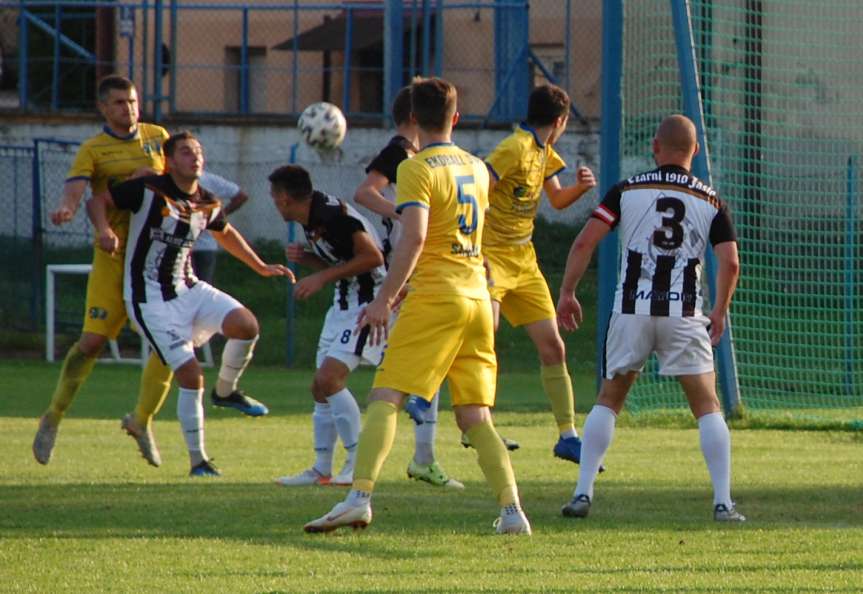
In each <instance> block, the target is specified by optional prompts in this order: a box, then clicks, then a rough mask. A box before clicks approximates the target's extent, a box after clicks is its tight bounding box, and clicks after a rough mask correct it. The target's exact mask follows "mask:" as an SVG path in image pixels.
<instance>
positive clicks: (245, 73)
mask: <svg viewBox="0 0 863 594" xmlns="http://www.w3.org/2000/svg"><path fill="white" fill-rule="evenodd" d="M240 113H241V114H243V115H246V114H247V113H249V7H248V6H243V38H242V40H241V41H240Z"/></svg>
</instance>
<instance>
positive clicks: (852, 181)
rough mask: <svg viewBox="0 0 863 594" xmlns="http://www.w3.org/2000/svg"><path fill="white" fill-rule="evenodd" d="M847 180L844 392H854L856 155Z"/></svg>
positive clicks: (851, 160)
mask: <svg viewBox="0 0 863 594" xmlns="http://www.w3.org/2000/svg"><path fill="white" fill-rule="evenodd" d="M847 175H848V180H847V189H846V204H845V393H846V394H853V393H854V314H855V312H856V310H857V308H856V306H855V303H854V300H855V299H854V297H855V295H854V292H855V291H856V290H857V283H856V282H855V278H854V277H855V267H856V266H857V262H856V260H855V258H854V251H855V250H854V248H855V247H856V246H857V242H858V239H857V175H858V165H857V157H856V156H851V157H848V171H847Z"/></svg>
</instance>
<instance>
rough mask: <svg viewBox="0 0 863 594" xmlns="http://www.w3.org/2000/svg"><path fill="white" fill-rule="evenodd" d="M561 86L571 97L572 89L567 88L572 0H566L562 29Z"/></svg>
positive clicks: (569, 65)
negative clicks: (564, 23) (564, 22)
mask: <svg viewBox="0 0 863 594" xmlns="http://www.w3.org/2000/svg"><path fill="white" fill-rule="evenodd" d="M563 31H564V34H563V36H564V37H563V68H564V73H565V74H564V75H563V84H564V87H563V88H564V89H566V92H567V93H569V95H570V96H572V89H571V88H570V86H569V81H570V74H569V69H570V67H571V62H570V54H571V53H572V0H566V26H564V28H563Z"/></svg>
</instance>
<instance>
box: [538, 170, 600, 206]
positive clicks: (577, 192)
mask: <svg viewBox="0 0 863 594" xmlns="http://www.w3.org/2000/svg"><path fill="white" fill-rule="evenodd" d="M542 187H543V188H545V193H546V195H547V196H548V201H549V202H550V203H551V205H552V206H553V207H554V208H556V209H557V210H563V209H564V208H567V207H568V206H570V205H572V204H573V203H575V202H577V201H578V199H579V198H581V197H582V196H584V195H585V194H586V193H587V192H589V191H590V190H592V189H593V188H595V187H596V178H595V177H594V175H593V172H592V171H591V170H590V169H589V168H588V167H579V168H578V171H577V172H576V182H575V184H574V185H572V186H566V187H565V188H562V187H561V186H560V180H559V179H558V178H557V176H556V175H555V176H554V177H551V178H549V179H548V180H546V182H545V183H544V184H543V186H542Z"/></svg>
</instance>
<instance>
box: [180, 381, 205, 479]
mask: <svg viewBox="0 0 863 594" xmlns="http://www.w3.org/2000/svg"><path fill="white" fill-rule="evenodd" d="M203 397H204V390H203V388H201V389H200V390H187V389H186V388H180V396H179V398H178V399H177V418H178V419H179V420H180V428H181V429H182V430H183V438H184V439H185V440H186V447H187V448H188V449H189V460H190V461H191V462H192V466H197V465H198V464H200V463H201V462H203V461H204V460H209V458H208V457H207V452H206V450H204V406H203V404H202V403H201V402H202V400H203Z"/></svg>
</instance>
